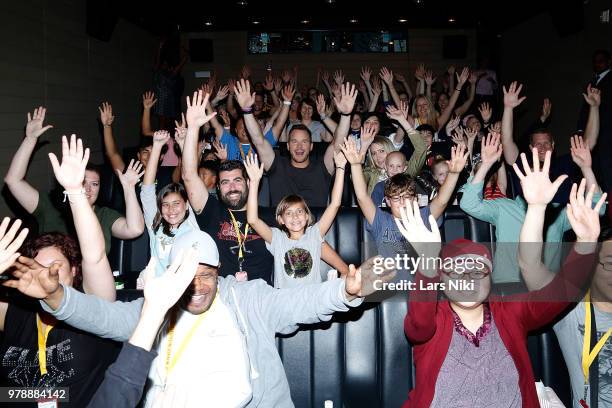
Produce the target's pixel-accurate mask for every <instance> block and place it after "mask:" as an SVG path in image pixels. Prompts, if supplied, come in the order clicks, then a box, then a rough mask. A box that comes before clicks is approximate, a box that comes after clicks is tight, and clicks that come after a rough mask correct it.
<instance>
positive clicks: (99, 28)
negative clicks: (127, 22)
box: [85, 0, 119, 42]
mask: <svg viewBox="0 0 612 408" xmlns="http://www.w3.org/2000/svg"><path fill="white" fill-rule="evenodd" d="M86 9H87V12H86V13H87V21H86V24H85V31H86V32H87V35H89V36H90V37H93V38H96V39H98V40H100V41H106V42H108V41H110V39H111V37H112V35H113V30H114V29H115V25H116V24H117V19H118V18H119V15H118V13H117V9H116V6H115V2H114V1H113V0H87V5H86Z"/></svg>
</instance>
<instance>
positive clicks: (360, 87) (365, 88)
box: [357, 80, 368, 95]
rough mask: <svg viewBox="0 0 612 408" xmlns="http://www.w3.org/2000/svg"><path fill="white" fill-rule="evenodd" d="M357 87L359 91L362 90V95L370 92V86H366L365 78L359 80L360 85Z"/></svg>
mask: <svg viewBox="0 0 612 408" xmlns="http://www.w3.org/2000/svg"><path fill="white" fill-rule="evenodd" d="M357 89H359V92H361V94H362V95H367V94H368V87H367V86H366V84H365V82H363V80H359V85H357Z"/></svg>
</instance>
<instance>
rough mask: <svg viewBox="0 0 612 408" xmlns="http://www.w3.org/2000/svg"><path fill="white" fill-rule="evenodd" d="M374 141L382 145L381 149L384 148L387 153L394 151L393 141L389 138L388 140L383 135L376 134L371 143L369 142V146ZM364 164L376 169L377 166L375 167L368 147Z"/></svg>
mask: <svg viewBox="0 0 612 408" xmlns="http://www.w3.org/2000/svg"><path fill="white" fill-rule="evenodd" d="M374 143H376V144H379V145H381V146H382V147H383V149H385V151H386V152H387V154H389V153H391V152H394V151H395V146H393V143H392V142H391V140H389V139H388V138H386V137H384V136H376V137H375V138H374V141H373V142H372V144H370V147H372V145H373V144H374ZM366 166H367V167H371V168H373V169H377V168H378V167H376V163H374V159H372V153H370V148H369V147H368V155H367V160H366Z"/></svg>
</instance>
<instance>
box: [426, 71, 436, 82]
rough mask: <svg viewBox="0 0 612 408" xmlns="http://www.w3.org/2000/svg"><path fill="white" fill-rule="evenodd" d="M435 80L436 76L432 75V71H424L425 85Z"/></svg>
mask: <svg viewBox="0 0 612 408" xmlns="http://www.w3.org/2000/svg"><path fill="white" fill-rule="evenodd" d="M434 82H436V77H435V76H433V71H431V70H429V71H427V72H426V73H425V83H426V84H427V85H433V84H434Z"/></svg>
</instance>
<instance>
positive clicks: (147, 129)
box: [140, 92, 157, 136]
mask: <svg viewBox="0 0 612 408" xmlns="http://www.w3.org/2000/svg"><path fill="white" fill-rule="evenodd" d="M156 102H157V99H155V94H154V93H153V92H145V93H144V95H142V121H141V125H140V127H141V132H142V135H143V136H153V128H152V127H151V108H153V105H155V103H156Z"/></svg>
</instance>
